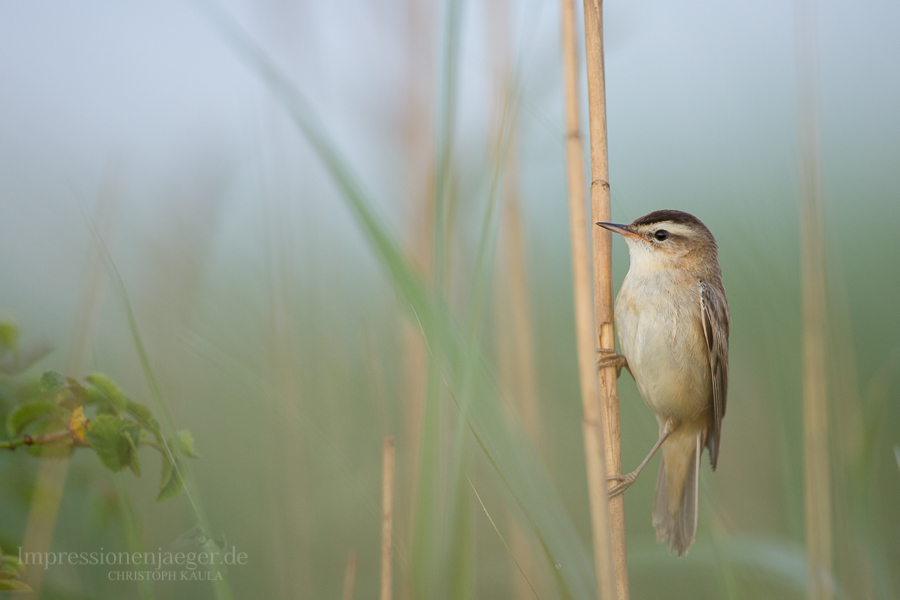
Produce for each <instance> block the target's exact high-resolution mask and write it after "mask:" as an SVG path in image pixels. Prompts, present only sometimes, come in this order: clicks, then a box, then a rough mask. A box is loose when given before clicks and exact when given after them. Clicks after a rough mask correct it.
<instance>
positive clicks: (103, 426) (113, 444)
mask: <svg viewBox="0 0 900 600" xmlns="http://www.w3.org/2000/svg"><path fill="white" fill-rule="evenodd" d="M125 427H126V422H125V421H123V420H122V419H119V418H118V417H113V416H110V415H99V416H97V417H96V418H94V419H92V420H91V421H90V422H89V423H88V426H87V429H86V430H85V437H87V440H88V443H90V445H91V448H93V449H94V450H95V451H96V452H97V456H98V457H99V458H100V462H102V463H103V464H104V465H105V466H106V467H107V468H108V469H110V470H112V471H121V470H123V469H124V468H125V467H127V466H128V465H130V464H131V454H132V443H131V441H130V438H129V437H128V434H127V433H126V432H125Z"/></svg>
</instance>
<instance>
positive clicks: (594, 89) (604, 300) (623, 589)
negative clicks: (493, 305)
mask: <svg viewBox="0 0 900 600" xmlns="http://www.w3.org/2000/svg"><path fill="white" fill-rule="evenodd" d="M584 37H585V54H586V56H587V73H588V114H589V120H590V132H591V223H595V222H597V221H609V220H610V208H609V154H608V149H607V145H606V139H607V138H606V72H605V65H604V57H603V2H602V0H585V2H584ZM610 235H611V234H610V233H609V232H608V231H606V230H603V229H600V228H599V227H591V242H592V243H591V245H592V248H593V256H594V323H595V327H596V330H595V338H594V339H595V340H599V344H600V347H601V348H610V349H613V348H615V347H616V339H615V335H614V334H613V294H612V241H611V239H610ZM597 377H598V379H599V384H600V402H601V406H602V412H603V427H604V431H603V440H604V442H605V447H604V455H605V457H606V471H607V473H612V474H619V473H621V472H622V454H621V446H620V443H621V442H620V440H621V436H620V433H619V394H618V389H617V385H616V371H615V369H614V368H612V367H609V368H606V369H603V370H601V371H600V372H599V373H598V375H597ZM609 516H610V527H611V531H612V543H613V558H614V560H615V568H616V586H617V588H618V592H619V594H618V597H619V598H620V600H627V599H628V559H627V555H626V550H625V505H624V496H623V495H621V494H620V495H618V496H616V497H615V498H613V499H612V500H610V502H609Z"/></svg>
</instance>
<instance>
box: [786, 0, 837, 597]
mask: <svg viewBox="0 0 900 600" xmlns="http://www.w3.org/2000/svg"><path fill="white" fill-rule="evenodd" d="M794 7H795V16H796V23H795V26H796V38H797V71H798V83H799V98H798V101H799V148H800V195H801V197H800V277H801V288H802V310H803V462H804V488H805V494H806V502H805V512H806V560H807V572H808V580H809V597H810V598H811V599H813V600H825V599H828V598H831V597H832V592H831V586H830V583H829V579H830V573H831V562H832V547H831V544H832V531H831V474H830V466H829V462H830V461H829V449H828V390H827V386H826V377H827V368H826V363H825V361H826V356H825V347H826V344H827V343H828V339H827V335H826V333H827V332H826V319H827V316H826V306H825V242H824V239H825V233H824V217H823V214H822V172H821V160H820V156H819V96H818V57H817V39H816V37H817V36H816V23H815V0H796V1H795V4H794Z"/></svg>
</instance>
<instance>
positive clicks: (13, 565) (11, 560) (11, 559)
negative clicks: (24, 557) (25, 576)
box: [0, 554, 25, 573]
mask: <svg viewBox="0 0 900 600" xmlns="http://www.w3.org/2000/svg"><path fill="white" fill-rule="evenodd" d="M0 567H2V569H3V570H4V571H9V572H10V573H21V572H22V571H24V570H25V567H23V566H22V563H21V562H19V559H18V558H16V557H15V556H13V555H11V554H4V555H3V556H2V557H0Z"/></svg>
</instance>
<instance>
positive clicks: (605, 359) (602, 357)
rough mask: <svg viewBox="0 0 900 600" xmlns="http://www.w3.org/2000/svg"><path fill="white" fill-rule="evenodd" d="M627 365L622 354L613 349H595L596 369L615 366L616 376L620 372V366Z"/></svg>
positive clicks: (626, 360)
mask: <svg viewBox="0 0 900 600" xmlns="http://www.w3.org/2000/svg"><path fill="white" fill-rule="evenodd" d="M627 366H628V359H626V358H625V355H624V354H619V353H618V352H616V351H615V350H610V349H608V348H599V349H598V350H597V370H598V371H599V370H600V369H604V368H606V367H615V368H616V377H617V378H618V377H619V375H621V374H622V367H627Z"/></svg>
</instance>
